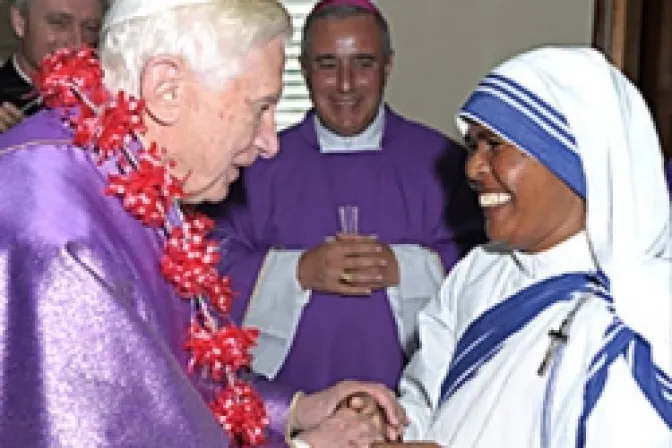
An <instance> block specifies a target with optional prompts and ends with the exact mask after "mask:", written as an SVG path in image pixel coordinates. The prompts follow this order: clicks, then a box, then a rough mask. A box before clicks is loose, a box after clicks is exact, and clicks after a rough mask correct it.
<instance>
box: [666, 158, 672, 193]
mask: <svg viewBox="0 0 672 448" xmlns="http://www.w3.org/2000/svg"><path fill="white" fill-rule="evenodd" d="M665 178H666V179H667V191H669V192H670V197H671V199H672V159H670V160H668V161H667V168H666V169H665Z"/></svg>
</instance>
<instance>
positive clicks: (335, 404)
mask: <svg viewBox="0 0 672 448" xmlns="http://www.w3.org/2000/svg"><path fill="white" fill-rule="evenodd" d="M354 395H362V396H364V395H367V396H370V397H372V398H373V400H375V402H376V404H377V406H379V407H380V408H381V409H382V412H383V415H384V417H385V421H386V422H387V424H388V425H390V426H393V427H395V428H399V431H401V428H402V427H403V426H405V425H407V424H408V420H407V419H406V414H405V413H404V409H403V408H402V407H401V406H400V405H399V403H397V400H396V398H395V396H394V394H393V393H392V391H390V390H389V389H387V388H386V387H385V386H383V385H380V384H375V383H365V382H360V381H342V382H340V383H338V384H336V385H334V386H332V387H330V388H329V389H325V390H323V391H321V392H316V393H314V394H311V395H306V396H303V397H301V398H300V399H299V400H298V402H297V403H296V407H295V408H294V412H293V415H292V421H291V422H290V427H291V429H292V430H293V431H297V432H298V431H310V430H311V429H313V428H315V427H317V426H318V425H319V424H320V423H322V422H323V421H325V420H326V419H327V418H328V417H329V416H331V415H332V414H334V412H336V410H337V409H338V408H339V406H340V405H342V403H343V402H344V401H346V400H347V399H348V398H349V397H351V396H354ZM353 412H354V411H353Z"/></svg>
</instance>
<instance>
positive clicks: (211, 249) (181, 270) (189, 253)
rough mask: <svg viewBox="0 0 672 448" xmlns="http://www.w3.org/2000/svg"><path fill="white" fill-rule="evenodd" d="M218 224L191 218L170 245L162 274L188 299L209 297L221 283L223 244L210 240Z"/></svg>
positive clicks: (173, 233) (170, 237)
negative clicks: (221, 251) (219, 265)
mask: <svg viewBox="0 0 672 448" xmlns="http://www.w3.org/2000/svg"><path fill="white" fill-rule="evenodd" d="M213 227H214V223H213V221H212V220H210V219H208V218H206V217H203V216H193V217H190V218H187V220H186V222H185V223H184V224H183V226H182V227H174V228H173V229H172V230H171V231H170V234H169V235H168V240H167V241H166V244H165V246H166V251H165V254H164V256H163V257H162V259H161V272H163V275H164V276H165V277H166V278H167V279H168V280H169V281H170V282H171V283H172V284H173V285H174V286H175V288H176V289H177V292H178V294H179V295H180V296H181V297H184V298H190V297H194V296H200V295H204V294H207V292H208V289H209V288H210V289H212V288H213V284H214V283H216V282H217V281H218V278H219V275H218V274H217V269H216V266H217V263H218V262H219V259H220V253H219V244H218V243H216V242H214V241H208V240H206V235H207V234H208V233H209V232H210V230H212V228H213Z"/></svg>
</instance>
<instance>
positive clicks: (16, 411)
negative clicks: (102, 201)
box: [0, 242, 228, 448]
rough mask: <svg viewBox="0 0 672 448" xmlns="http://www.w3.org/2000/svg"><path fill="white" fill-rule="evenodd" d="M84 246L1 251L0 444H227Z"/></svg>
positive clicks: (154, 334) (153, 334) (162, 345)
mask: <svg viewBox="0 0 672 448" xmlns="http://www.w3.org/2000/svg"><path fill="white" fill-rule="evenodd" d="M89 250H90V248H81V247H80V248H77V247H75V246H74V245H73V246H72V247H70V245H68V246H63V247H53V246H52V247H49V246H42V245H39V246H38V245H35V244H31V243H30V242H28V243H26V244H15V245H13V247H11V248H10V249H9V250H4V251H3V253H2V254H1V256H0V262H1V263H2V264H3V266H5V268H6V270H4V271H3V272H5V274H4V277H3V278H2V284H1V287H2V291H3V292H2V295H3V300H2V305H1V307H0V318H1V319H2V321H3V322H5V325H3V326H2V327H1V329H0V346H1V347H2V359H3V361H2V370H1V371H0V380H1V384H2V386H1V387H2V388H1V389H0V419H1V421H2V425H0V446H201V447H213V448H215V447H222V446H227V445H228V443H227V441H226V437H225V435H224V432H223V431H222V429H221V428H220V427H219V425H218V424H217V423H216V422H215V420H214V419H213V418H212V417H211V415H210V414H209V410H208V408H207V407H206V406H205V402H204V401H203V399H202V397H201V396H200V395H199V394H198V392H197V391H196V389H195V388H194V387H193V386H192V384H191V383H190V381H189V379H188V378H187V376H186V374H185V372H184V371H183V369H182V367H181V366H180V365H179V364H178V362H177V361H176V359H175V357H174V356H173V354H172V353H171V352H170V350H169V349H168V347H167V345H166V342H165V341H164V340H162V339H161V335H160V331H157V328H152V326H151V325H149V324H148V323H147V322H145V321H144V320H143V319H141V317H140V316H139V314H138V312H137V311H136V310H135V309H134V303H133V302H134V298H133V297H132V293H128V292H124V291H122V290H119V289H117V286H116V284H115V283H116V282H109V280H111V279H110V278H106V277H105V275H106V271H105V266H101V265H100V264H99V263H97V261H96V259H94V258H93V257H90V255H89V254H88V253H89Z"/></svg>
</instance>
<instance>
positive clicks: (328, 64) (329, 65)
mask: <svg viewBox="0 0 672 448" xmlns="http://www.w3.org/2000/svg"><path fill="white" fill-rule="evenodd" d="M317 68H319V69H320V70H334V69H335V68H336V63H335V62H332V61H322V62H318V63H317Z"/></svg>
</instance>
